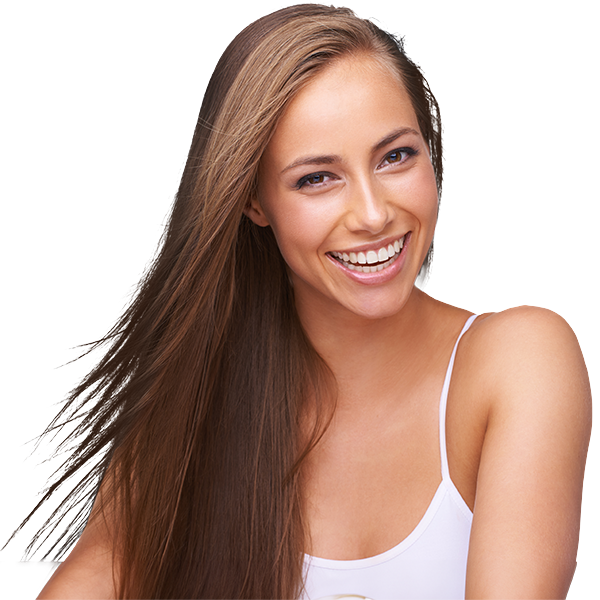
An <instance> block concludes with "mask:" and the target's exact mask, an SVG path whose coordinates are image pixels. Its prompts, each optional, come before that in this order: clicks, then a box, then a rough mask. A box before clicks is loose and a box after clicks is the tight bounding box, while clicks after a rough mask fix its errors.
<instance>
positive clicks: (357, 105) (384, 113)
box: [247, 57, 438, 318]
mask: <svg viewBox="0 0 600 600" xmlns="http://www.w3.org/2000/svg"><path fill="white" fill-rule="evenodd" d="M437 201H438V198H437V188H436V182H435V174H434V170H433V167H432V164H431V161H430V156H429V149H428V147H427V144H426V143H425V140H424V139H423V137H422V135H421V133H420V131H419V125H418V122H417V117H416V115H415V112H414V110H413V108H412V106H411V103H410V99H409V97H408V95H407V93H406V91H405V90H404V88H403V86H402V85H401V83H400V82H399V80H398V78H397V77H396V76H394V75H393V74H392V72H391V71H390V70H389V69H388V68H386V67H385V66H383V65H382V64H381V63H379V62H377V61H376V60H374V59H373V58H370V57H353V58H347V59H343V60H341V61H339V62H336V63H334V64H333V65H331V66H329V67H328V68H327V69H326V70H325V71H324V72H322V73H321V74H319V75H318V76H317V77H316V78H315V79H314V80H313V81H311V82H310V84H309V85H308V86H307V87H305V88H304V89H303V90H302V91H301V92H300V94H299V95H298V96H297V97H296V98H295V99H294V100H293V101H292V102H291V104H290V105H289V107H288V108H287V110H286V112H285V113H284V115H283V117H282V119H281V121H280V122H279V124H278V126H277V129H276V131H275V134H274V136H273V138H272V139H271V141H270V143H269V145H268V147H267V149H266V151H265V154H264V156H263V159H262V162H261V167H260V176H259V190H258V196H257V198H256V199H255V200H254V201H253V202H252V204H251V206H250V208H249V209H248V210H247V214H248V216H250V218H252V219H253V221H254V222H255V223H257V224H258V225H263V226H266V225H269V226H270V227H272V229H273V232H274V234H275V237H276V239H277V242H278V244H279V248H280V250H281V252H282V254H283V257H284V258H285V260H286V262H287V264H288V266H289V271H290V277H291V279H292V282H293V285H294V293H295V297H296V302H297V305H298V310H299V312H300V314H301V315H302V314H307V315H309V314H311V311H314V310H317V311H320V312H321V313H322V311H323V310H324V309H325V310H326V309H327V307H333V308H334V309H335V310H336V311H340V310H342V309H346V310H349V311H351V312H352V313H355V314H356V315H361V316H364V317H367V318H380V317H384V316H390V315H392V314H395V313H396V312H397V311H399V310H400V309H401V308H402V306H404V304H405V303H406V301H407V300H408V298H409V296H410V293H411V291H412V289H413V286H414V282H415V279H416V277H417V275H418V273H419V270H420V267H421V265H422V263H423V260H424V258H425V255H426V253H427V250H428V249H429V246H430V244H431V241H432V239H433V233H434V229H435V223H436V216H437ZM313 314H314V313H313Z"/></svg>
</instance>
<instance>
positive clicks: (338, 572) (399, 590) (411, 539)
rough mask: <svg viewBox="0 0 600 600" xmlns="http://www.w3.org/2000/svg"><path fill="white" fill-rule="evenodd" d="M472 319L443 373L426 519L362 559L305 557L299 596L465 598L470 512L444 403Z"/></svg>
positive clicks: (411, 599)
mask: <svg viewBox="0 0 600 600" xmlns="http://www.w3.org/2000/svg"><path fill="white" fill-rule="evenodd" d="M476 317H477V315H473V316H471V317H469V319H468V320H467V322H466V323H465V326H464V327H463V329H462V331H461V332H460V335H459V336H458V339H457V341H456V344H455V346H454V350H453V351H452V356H451V357H450V363H449V365H448V370H447V372H446V378H445V380H444V387H443V389H442V395H441V398H440V410H439V431H440V454H441V463H442V481H441V483H440V485H439V487H438V489H437V491H436V493H435V495H434V497H433V500H432V501H431V504H430V505H429V507H428V508H427V511H426V512H425V515H424V516H423V518H422V519H421V521H420V522H419V524H418V525H417V526H416V527H415V528H414V530H413V531H412V532H411V533H410V535H409V536H408V537H406V538H405V539H404V540H402V541H401V542H400V543H399V544H398V545H397V546H394V547H393V548H391V549H390V550H388V551H386V552H384V553H383V554H378V555H377V556H371V557H369V558H363V559H360V560H329V559H325V558H317V557H313V556H308V555H306V556H305V561H304V567H305V593H304V596H303V598H305V599H309V600H325V599H327V600H334V598H337V599H340V598H343V597H344V596H354V597H357V596H358V597H363V598H371V599H373V600H387V599H391V598H394V599H402V600H425V599H431V600H450V599H457V598H464V597H465V575H466V569H467V553H468V550H469V536H470V533H471V522H472V520H473V514H472V513H471V511H470V510H469V507H468V506H467V505H466V504H465V502H464V500H463V499H462V497H461V495H460V493H459V492H458V490H457V489H456V486H455V485H454V483H453V482H452V480H451V479H450V472H449V470H448V452H447V449H446V405H447V403H448V390H449V388H450V379H451V377H452V369H453V367H454V359H455V357H456V350H457V348H458V343H459V342H460V339H461V338H462V336H463V335H464V333H465V332H466V331H467V330H468V329H469V327H470V326H471V324H472V323H473V321H474V320H475V319H476ZM329 597H333V598H329Z"/></svg>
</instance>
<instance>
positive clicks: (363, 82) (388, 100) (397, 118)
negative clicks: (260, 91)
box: [266, 56, 419, 155]
mask: <svg viewBox="0 0 600 600" xmlns="http://www.w3.org/2000/svg"><path fill="white" fill-rule="evenodd" d="M400 127H411V128H413V129H415V130H416V131H419V125H418V121H417V117H416V114H415V112H414V110H413V107H412V104H411V101H410V98H409V96H408V93H407V92H406V90H405V88H404V85H403V84H402V82H401V80H400V77H399V75H398V74H397V73H396V72H395V71H394V70H393V68H392V67H389V66H388V65H387V64H385V63H384V62H383V61H381V60H378V59H375V58H373V57H371V56H353V57H344V58H342V59H339V60H337V61H335V62H334V63H332V64H331V65H329V66H327V67H326V68H325V69H324V70H323V71H321V72H320V73H319V74H318V75H316V76H315V77H314V78H313V79H312V80H311V81H310V82H309V83H308V84H307V85H306V86H305V87H304V88H303V89H302V90H301V91H300V92H299V93H298V95H297V96H296V97H295V98H294V99H293V100H292V101H291V102H290V104H289V105H288V107H287V109H286V110H285V112H284V114H283V116H282V117H281V119H280V121H279V123H278V125H277V127H276V129H275V132H274V135H273V138H272V139H271V142H270V143H269V146H268V147H267V152H266V154H267V155H269V154H271V155H273V154H274V153H275V154H276V155H283V154H286V155H289V154H294V153H302V152H304V151H307V152H308V151H310V152H316V151H319V152H320V151H323V152H336V153H339V152H340V151H341V150H343V149H344V148H349V147H350V146H351V145H352V144H356V143H360V142H361V141H364V142H365V143H367V144H371V143H372V142H373V140H378V139H381V138H382V137H384V136H386V135H388V134H389V132H390V131H392V130H393V129H397V128H400Z"/></svg>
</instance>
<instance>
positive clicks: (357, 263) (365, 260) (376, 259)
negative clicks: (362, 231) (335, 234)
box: [329, 234, 407, 273]
mask: <svg viewBox="0 0 600 600" xmlns="http://www.w3.org/2000/svg"><path fill="white" fill-rule="evenodd" d="M406 235H407V234H406ZM406 235H403V236H402V237H401V238H400V239H398V240H396V241H395V242H394V243H392V244H388V245H387V246H382V247H381V248H379V249H378V250H369V251H368V252H329V255H330V256H332V257H333V258H334V259H335V260H337V261H338V262H339V263H341V264H342V265H344V267H346V268H347V269H349V270H350V271H359V272H360V273H375V272H377V271H383V269H386V268H387V267H389V266H390V265H391V264H392V263H393V262H395V261H396V259H397V258H398V257H399V256H400V254H401V253H402V248H403V247H404V242H405V241H406V239H405V238H406Z"/></svg>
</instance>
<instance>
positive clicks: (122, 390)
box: [25, 4, 442, 598]
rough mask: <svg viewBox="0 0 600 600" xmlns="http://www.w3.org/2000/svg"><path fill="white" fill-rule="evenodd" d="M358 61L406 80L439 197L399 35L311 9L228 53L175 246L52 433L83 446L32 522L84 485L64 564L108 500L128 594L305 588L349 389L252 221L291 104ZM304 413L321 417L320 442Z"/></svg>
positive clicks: (343, 12)
mask: <svg viewBox="0 0 600 600" xmlns="http://www.w3.org/2000/svg"><path fill="white" fill-rule="evenodd" d="M354 53H370V54H372V55H373V56H374V57H377V58H380V59H381V60H383V61H384V62H385V64H387V65H388V66H391V67H393V69H394V70H395V72H396V73H398V74H399V75H400V78H401V80H402V82H403V84H404V86H405V87H406V90H407V91H408V94H409V96H410V98H411V101H412V105H413V108H414V110H415V113H416V115H417V119H418V123H419V127H420V129H421V133H422V135H423V136H424V138H425V140H426V142H427V143H428V145H429V148H430V152H431V160H432V163H433V166H434V169H435V173H436V179H437V185H438V190H441V185H442V146H441V125H440V120H439V110H438V107H437V103H436V101H435V99H434V97H433V95H432V94H431V92H430V90H429V87H428V85H427V83H426V81H425V80H424V78H423V76H422V74H421V72H420V70H419V69H418V67H417V66H416V65H415V64H413V63H412V62H411V61H410V60H409V59H408V58H407V57H406V55H405V54H404V51H403V47H402V43H401V42H400V41H399V40H397V39H396V38H394V37H393V36H391V35H389V34H387V33H385V32H383V31H382V30H381V29H379V28H378V27H376V26H375V25H374V24H372V23H371V22H369V21H366V20H362V19H359V18H358V17H356V16H355V15H354V14H353V13H352V11H350V10H349V9H346V8H334V7H328V6H321V5H317V4H303V5H298V6H292V7H289V8H286V9H282V10H279V11H277V12H275V13H272V14H270V15H267V16H265V17H263V18H261V19H259V20H257V21H256V22H254V23H252V24H251V25H249V26H248V27H247V28H246V29H244V30H243V31H242V32H241V33H240V34H239V35H238V36H237V37H236V38H235V39H234V40H233V42H232V43H231V44H230V45H229V46H228V48H227V49H226V50H225V52H224V54H223V56H222V57H221V59H220V60H219V62H218V64H217V66H216V68H215V71H214V74H213V76H212V78H211V80H210V82H209V84H208V88H207V90H206V94H205V97H204V101H203V103H202V108H201V111H200V116H199V118H198V123H197V126H196V131H195V133H194V137H193V140H192V144H191V149H190V152H189V157H188V160H187V164H186V167H185V170H184V173H183V176H182V180H181V184H180V187H179V190H178V193H177V196H176V201H175V203H174V206H173V209H172V213H171V216H170V221H169V224H168V227H167V230H166V232H165V235H164V237H163V240H162V244H161V248H160V251H159V253H158V255H157V257H156V259H155V261H154V263H153V265H152V267H151V268H150V270H149V271H148V273H147V274H146V275H145V277H144V279H143V280H142V282H141V283H140V286H139V289H138V292H137V294H136V296H135V297H134V299H133V301H132V303H131V305H130V306H129V307H128V309H127V310H126V312H125V313H124V315H123V316H122V317H121V319H120V320H119V321H118V323H117V324H116V325H115V327H114V328H113V329H112V330H111V331H110V332H109V333H108V335H107V336H106V337H105V338H104V339H103V340H101V341H100V342H97V343H96V344H94V345H93V346H92V348H96V347H99V346H101V345H102V344H108V345H109V346H108V349H107V351H106V353H105V355H104V357H103V358H102V360H101V361H100V362H99V364H98V365H97V366H96V368H95V369H94V370H93V371H92V372H91V373H90V374H89V375H88V376H87V377H86V378H85V379H84V380H83V381H82V383H81V384H80V385H79V386H78V387H77V388H76V389H75V390H74V391H73V392H72V394H71V395H70V396H69V398H68V399H67V401H66V403H65V405H64V407H63V409H62V410H61V413H60V414H59V415H58V416H57V417H56V419H55V420H54V421H53V422H52V423H51V425H50V426H49V428H48V430H47V432H48V431H53V430H55V429H56V428H58V427H60V423H61V422H67V421H69V420H71V421H72V420H73V419H78V420H79V421H78V426H77V427H78V430H77V432H76V433H79V434H82V435H83V438H82V440H81V441H80V442H78V443H77V445H76V447H75V448H74V449H73V451H72V454H71V455H70V458H69V459H68V460H67V462H66V463H65V465H64V468H63V469H62V470H61V472H60V473H59V475H58V476H57V478H56V480H55V481H54V483H53V484H52V485H51V486H50V487H49V489H48V491H47V492H46V494H45V495H44V496H43V497H42V500H41V501H40V504H38V506H37V507H36V508H35V509H34V512H35V511H36V510H37V509H38V508H39V506H40V505H41V504H42V503H44V502H45V501H46V500H48V499H49V498H50V496H51V495H53V494H54V493H55V492H56V490H57V489H58V488H60V487H61V486H62V485H63V484H65V483H66V482H67V481H71V480H72V478H73V477H74V476H77V477H78V478H79V479H78V481H80V483H79V484H77V485H76V486H75V488H74V489H75V491H74V493H73V494H72V495H70V496H69V498H68V499H67V501H65V503H63V504H62V505H61V507H60V508H59V510H58V512H56V513H55V514H54V515H53V517H52V519H51V520H49V521H48V522H47V523H46V526H45V528H44V529H42V531H40V532H38V534H37V536H36V538H35V539H34V542H32V546H31V549H33V548H35V547H36V544H37V543H39V542H40V541H43V538H44V536H45V535H46V532H47V531H48V530H50V529H52V528H56V527H57V526H58V525H59V524H61V523H64V522H65V518H64V516H63V513H64V512H66V511H68V510H69V507H71V506H74V507H75V508H76V509H77V510H79V508H80V510H79V512H78V517H76V518H74V519H73V520H72V521H71V525H70V526H68V527H67V528H66V529H65V531H64V532H63V533H62V535H61V537H60V538H59V541H58V542H57V543H56V544H54V545H53V546H52V548H50V550H49V552H58V553H59V554H60V553H61V552H64V551H65V550H66V549H67V548H68V547H69V546H70V545H71V544H72V543H73V541H75V540H76V539H77V537H78V535H80V533H81V531H82V529H83V527H84V525H85V521H86V519H87V518H88V515H89V512H90V509H91V505H92V502H93V501H94V499H95V498H97V504H96V506H97V507H98V509H97V510H96V508H94V513H93V515H94V517H93V518H98V519H101V518H102V515H103V514H104V515H105V516H106V519H107V523H108V522H110V523H109V528H110V530H111V532H112V534H113V538H114V555H115V556H118V557H119V558H118V560H119V561H120V563H121V564H123V565H127V568H124V569H119V568H118V565H117V564H115V579H116V584H117V590H118V594H119V597H122V598H292V597H297V596H298V594H299V593H300V592H301V586H302V567H303V562H302V561H303V549H304V535H305V533H304V528H303V522H302V503H301V492H300V480H299V469H300V465H301V463H302V459H303V457H304V456H305V455H306V453H307V452H309V451H310V449H311V447H313V446H314V444H315V443H317V441H318V439H319V435H321V434H322V432H323V430H324V428H325V427H326V426H327V422H328V420H329V418H330V417H331V411H330V410H328V409H326V408H325V407H326V406H329V404H328V403H325V402H321V399H322V398H324V397H325V396H327V397H331V395H332V394H334V393H335V382H334V381H332V377H331V375H330V373H329V371H328V369H327V366H326V365H325V364H324V362H323V361H322V360H321V359H320V357H319V356H318V355H317V353H316V352H315V351H314V349H313V348H312V347H311V344H310V343H309V341H308V339H307V338H306V336H305V334H304V332H303V329H302V327H301V325H300V322H299V319H298V317H297V314H296V310H295V306H294V294H293V290H292V288H291V286H290V284H289V281H288V276H287V270H286V264H285V262H284V260H283V258H282V256H281V254H280V252H279V249H278V247H277V243H276V241H275V238H274V236H273V234H272V231H271V230H270V228H268V227H265V228H260V227H257V226H255V225H254V224H253V223H252V222H251V221H250V219H248V218H247V217H246V216H245V215H244V212H243V211H244V208H245V207H246V206H247V205H248V202H249V199H250V198H252V196H253V194H255V193H256V189H257V177H258V167H259V163H260V160H261V156H262V154H263V152H264V149H265V147H266V146H267V144H268V142H269V140H270V138H271V136H272V135H273V132H274V130H275V128H276V126H277V123H278V121H279V119H280V118H281V116H282V114H283V113H284V111H285V109H286V107H287V106H288V104H289V103H290V101H291V100H292V99H293V98H294V97H295V96H296V94H297V93H298V92H299V90H301V89H302V88H303V87H304V86H305V85H307V84H308V83H309V82H310V81H311V80H312V78H313V77H314V76H315V75H316V74H318V73H320V72H322V71H323V70H324V69H325V68H326V67H327V66H328V65H329V64H330V63H331V62H332V61H334V60H337V59H339V58H341V57H344V56H348V55H351V54H354ZM430 255H431V252H430V253H428V258H427V259H426V262H425V264H424V268H425V269H426V268H427V266H428V261H429V260H430ZM307 403H314V408H315V411H314V412H315V413H316V414H317V415H319V417H318V418H317V419H316V421H315V422H314V423H311V427H310V430H309V432H308V433H309V435H308V436H306V435H301V433H302V431H301V430H302V428H303V427H304V426H303V421H302V418H303V414H304V412H303V409H304V408H305V407H306V406H307ZM304 433H306V432H304ZM86 469H87V474H85V475H83V473H86ZM100 486H101V492H100V493H99V494H98V490H99V489H100ZM79 497H81V500H82V504H81V505H80V506H79V508H77V506H78V505H77V498H79ZM30 516H31V515H30ZM28 518H29V517H28ZM61 519H62V520H61ZM25 522H26V521H25Z"/></svg>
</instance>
